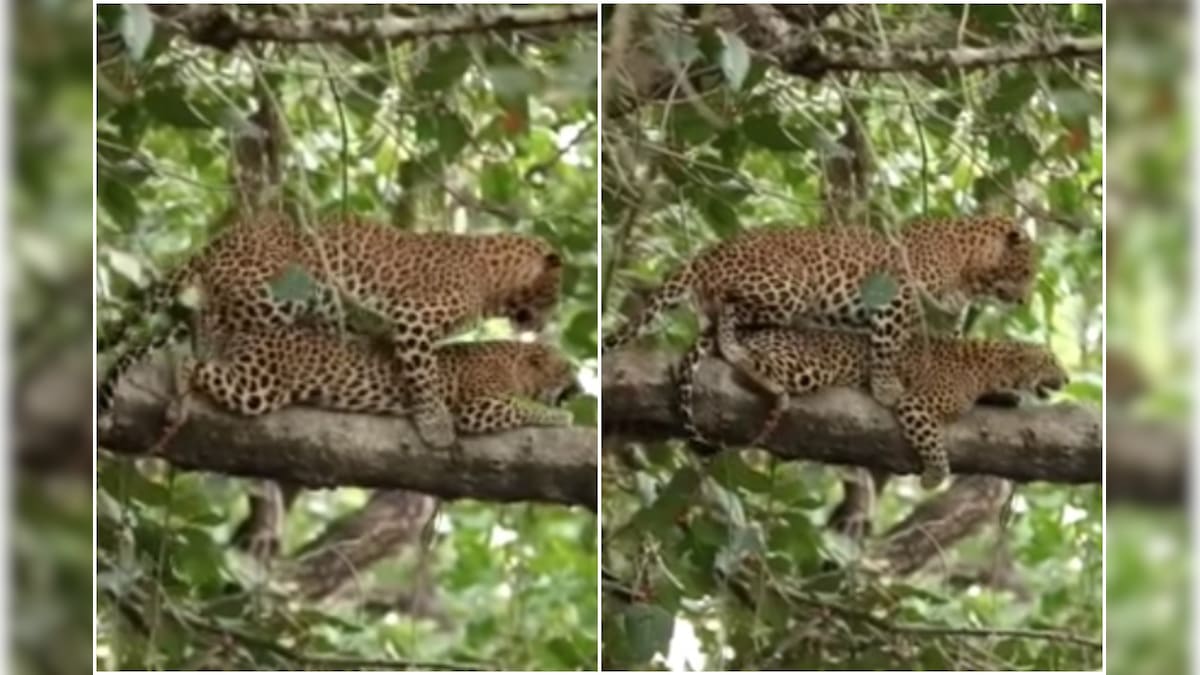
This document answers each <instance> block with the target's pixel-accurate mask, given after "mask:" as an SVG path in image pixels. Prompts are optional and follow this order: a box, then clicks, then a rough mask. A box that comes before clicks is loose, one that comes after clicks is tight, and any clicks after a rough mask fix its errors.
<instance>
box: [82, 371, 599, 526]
mask: <svg viewBox="0 0 1200 675" xmlns="http://www.w3.org/2000/svg"><path fill="white" fill-rule="evenodd" d="M171 370H172V368H170V367H169V365H168V363H167V357H166V356H165V355H164V354H161V353H160V354H157V355H155V356H154V357H153V358H152V359H149V360H148V361H147V362H144V363H142V364H140V365H139V366H137V367H135V368H133V369H131V370H130V371H129V373H128V374H127V375H126V377H125V379H124V380H123V381H122V382H121V385H120V386H119V387H118V388H117V391H116V396H115V403H114V406H113V411H112V412H113V415H112V417H111V424H108V425H102V428H101V429H100V434H99V439H98V440H99V445H100V446H101V447H103V448H105V449H108V450H111V451H114V452H118V453H123V454H135V455H136V454H145V453H146V452H147V451H148V450H149V449H151V448H153V447H154V445H155V444H156V443H157V442H158V441H159V440H160V438H161V436H162V432H163V429H164V414H165V408H166V405H167V401H168V400H169V398H170V396H169V394H168V392H171V391H173V388H172V387H171V386H170V384H169V383H170V381H171ZM198 398H199V397H193V400H192V402H191V404H190V405H189V418H188V420H187V422H186V424H184V426H183V427H182V428H181V429H180V430H179V432H178V433H177V434H176V435H175V436H174V437H173V438H172V439H171V440H170V442H169V443H167V444H166V445H165V447H164V448H162V450H161V456H162V458H163V459H166V460H167V461H169V462H171V463H172V464H175V465H177V466H180V467H183V468H188V469H199V470H202V471H213V472H217V473H224V474H231V475H237V476H247V477H255V478H270V479H274V480H279V481H284V482H289V483H294V484H297V485H301V486H305V487H333V486H342V485H356V486H361V487H369V488H387V489H395V488H399V489H405V490H412V491H415V492H423V493H426V494H430V495H436V496H438V497H443V498H446V499H457V498H462V497H470V498H474V499H484V500H490V501H499V502H510V501H539V502H552V503H559V504H568V505H575V506H584V507H586V508H588V509H591V510H595V508H596V467H597V457H596V455H597V453H596V432H595V430H594V429H589V428H580V427H572V428H536V429H519V430H515V431H509V432H505V433H500V434H494V435H489V436H479V437H465V438H463V439H462V448H461V450H460V451H458V452H453V451H434V450H430V449H427V448H426V447H425V446H424V445H423V444H422V443H421V441H420V438H419V437H418V436H417V434H416V431H415V430H414V429H413V427H412V426H411V425H410V424H409V422H408V420H405V419H401V418H390V417H380V416H372V415H351V414H343V413H332V412H327V411H321V410H315V409H309V408H292V409H287V410H281V411H279V412H276V413H273V414H270V415H266V416H264V417H261V418H257V419H247V418H244V417H238V416H235V415H231V414H228V413H225V412H223V411H219V410H217V409H216V408H214V407H213V406H211V405H209V404H208V403H207V402H205V401H201V400H196V399H198Z"/></svg>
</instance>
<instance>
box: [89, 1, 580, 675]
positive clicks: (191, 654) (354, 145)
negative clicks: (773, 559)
mask: <svg viewBox="0 0 1200 675" xmlns="http://www.w3.org/2000/svg"><path fill="white" fill-rule="evenodd" d="M151 11H152V10H147V9H146V8H144V7H141V6H125V7H120V6H111V5H109V6H101V7H99V8H98V17H97V25H96V31H97V38H98V41H99V45H100V47H99V59H100V63H99V68H98V73H97V90H98V94H97V113H96V114H97V120H96V129H97V131H96V134H97V137H96V152H97V181H98V186H97V195H98V202H99V213H98V222H97V226H98V240H99V241H98V251H97V257H98V268H97V274H98V279H97V283H98V285H99V288H100V289H101V290H100V293H99V304H98V310H99V313H98V317H97V318H98V322H99V324H100V328H99V330H100V331H101V332H102V333H103V332H104V331H105V330H106V327H107V326H108V325H110V324H111V322H113V321H115V320H117V319H118V318H120V317H121V316H124V315H126V314H128V313H129V312H132V311H134V309H133V305H132V304H131V303H130V301H129V300H128V298H129V297H130V295H131V291H132V290H133V289H134V288H135V287H141V286H144V285H146V284H147V283H148V282H149V281H150V280H151V279H153V278H155V277H158V276H160V275H161V274H162V273H163V271H164V270H167V269H169V268H170V267H171V266H172V265H173V264H177V263H178V262H179V261H180V260H181V259H183V258H185V257H186V256H188V255H189V254H191V253H193V252H195V251H196V250H197V249H198V248H199V247H200V246H202V245H203V244H204V243H205V242H206V241H208V240H209V239H210V238H211V236H212V235H213V233H214V232H215V229H216V227H217V226H216V223H217V221H218V220H219V215H220V214H222V213H223V212H225V210H226V209H227V208H229V207H230V205H231V203H232V200H233V191H232V188H231V185H232V178H231V170H230V166H231V150H230V147H231V138H233V137H236V136H245V135H246V134H247V133H249V134H251V135H252V136H253V135H254V134H261V133H262V128H261V127H257V128H256V125H255V119H256V118H254V117H253V116H252V113H253V111H254V109H255V106H256V103H257V102H259V101H261V100H262V96H261V93H262V92H263V90H264V89H265V90H266V91H268V92H270V94H269V95H268V97H267V98H268V100H271V101H272V102H273V103H274V104H275V105H276V106H277V108H278V110H279V111H280V112H281V116H282V118H283V122H284V123H283V125H282V126H283V131H284V132H285V134H284V135H283V136H284V138H285V143H284V145H283V150H282V152H281V153H280V155H281V160H282V169H283V170H282V177H283V192H284V195H285V197H286V203H287V204H288V205H289V208H293V209H297V210H298V211H299V212H300V213H302V214H308V215H311V214H318V213H328V214H337V213H350V214H354V215H357V216H364V217H372V218H376V219H379V220H383V221H392V222H396V223H397V225H398V226H400V227H411V228H414V229H421V230H448V231H454V232H465V231H471V232H478V231H517V232H525V233H533V234H536V235H539V236H542V237H545V238H546V239H547V240H549V241H551V242H552V243H553V244H555V245H556V246H557V247H558V248H559V249H560V250H561V251H562V254H563V257H564V260H565V261H566V269H567V270H568V273H567V274H566V278H565V283H564V293H565V297H564V299H563V302H562V304H561V306H560V309H559V312H558V314H557V317H556V320H555V321H554V323H553V325H552V326H550V327H549V328H548V329H547V332H546V334H547V335H558V336H561V337H560V338H559V339H560V346H561V347H562V348H563V349H564V351H565V352H566V353H567V354H569V355H570V356H571V357H572V358H573V359H574V360H575V361H576V362H577V363H578V365H579V367H580V369H581V378H582V379H583V380H584V384H585V386H586V387H588V388H590V389H592V390H593V393H594V381H595V371H596V363H595V345H596V334H595V316H596V301H595V297H596V288H595V279H596V264H597V259H596V250H595V203H596V202H595V199H596V196H595V195H596V179H595V176H596V171H595V160H594V158H595V151H596V134H595V113H594V111H595V105H596V99H595V78H596V59H595V54H596V44H595V36H594V34H593V33H592V31H590V30H587V29H586V27H584V28H576V27H569V26H568V27H552V28H547V29H543V30H539V31H537V32H528V33H521V32H508V33H503V32H502V33H495V34H486V35H465V36H461V35H460V36H454V37H445V38H430V39H419V40H415V41H412V42H398V43H393V44H379V43H371V42H363V43H356V44H344V45H341V44H332V43H313V44H306V45H286V44H275V43H242V44H239V45H237V46H236V47H234V48H233V49H231V50H229V51H222V50H218V49H214V48H211V47H207V46H199V45H197V44H194V43H192V42H190V41H189V40H188V39H187V38H186V37H185V36H181V35H174V36H172V35H170V34H169V31H168V30H166V28H165V27H166V26H168V25H169V24H168V22H165V21H163V20H162V17H161V16H158V15H154V14H151V13H150V12H151ZM155 11H156V10H155ZM237 11H241V12H261V13H263V16H267V15H270V16H274V17H276V18H283V19H287V18H299V17H301V16H303V15H305V14H307V13H308V12H310V11H312V12H318V11H326V10H325V9H323V8H321V7H315V6H314V7H311V8H306V7H305V6H299V5H297V6H288V7H283V6H277V7H249V6H241V7H240V8H238V10H237ZM354 11H357V12H360V13H361V14H362V17H361V18H363V19H365V20H370V19H372V18H376V17H379V16H380V15H381V14H382V13H387V12H416V13H418V14H420V15H421V16H423V17H428V18H434V19H436V18H437V16H439V15H443V14H445V13H447V12H453V11H457V10H455V9H454V8H452V7H433V6H429V7H422V8H419V9H416V8H403V7H398V6H397V7H387V6H373V7H368V6H362V7H359V8H358V9H356V10H354ZM138 321H139V322H140V323H144V324H148V323H149V322H150V317H138ZM502 323H503V322H490V323H487V324H484V325H482V326H480V327H479V328H478V330H476V331H475V332H474V335H492V336H499V335H502V334H503V333H504V332H505V331H506V330H507V327H506V325H502ZM575 413H576V421H577V423H582V424H589V423H594V420H595V398H594V396H593V397H587V398H585V399H583V401H582V402H580V403H579V404H577V407H576V408H575ZM99 476H100V479H99V488H98V516H97V518H98V541H99V544H98V548H99V550H98V557H99V570H100V572H99V573H100V579H99V586H100V602H99V626H98V638H97V640H98V641H97V659H98V662H97V664H96V665H97V667H99V668H102V669H118V668H121V669H130V668H132V669H158V668H163V669H179V668H182V669H193V668H206V667H209V668H211V667H221V668H236V669H254V668H266V667H275V668H282V669H296V668H308V667H312V666H321V665H324V666H327V667H333V665H337V664H342V665H349V662H348V661H347V662H339V661H336V659H357V660H361V661H362V663H361V665H364V666H365V665H369V664H368V663H367V662H374V663H376V664H377V665H378V666H379V667H383V668H386V669H397V668H398V667H399V665H402V664H403V663H405V662H409V661H416V662H429V663H428V664H429V665H432V666H438V665H439V664H441V665H447V666H448V665H454V664H466V665H474V666H481V667H485V668H497V669H503V668H508V669H518V670H520V669H556V670H572V669H585V670H586V669H593V668H594V667H595V653H596V634H597V626H596V606H595V605H596V594H595V588H596V581H595V579H596V574H595V572H596V536H595V520H594V518H593V517H592V516H590V515H588V514H586V513H579V512H576V511H568V510H565V509H561V508H554V507H546V506H503V507H502V506H497V505H484V504H475V503H469V502H456V503H453V504H447V505H444V506H443V511H442V512H441V514H440V515H439V516H438V519H437V524H436V526H435V528H434V530H435V535H434V537H433V540H432V542H431V543H429V544H428V546H429V549H428V555H429V556H431V559H432V560H433V575H432V584H433V585H434V588H433V589H432V590H433V592H434V593H435V594H436V595H437V596H438V598H439V602H440V604H441V607H440V609H441V611H442V612H443V613H444V616H445V618H446V621H445V622H444V624H439V623H438V622H435V621H430V620H428V619H422V618H419V617H412V616H406V615H404V614H403V613H401V612H397V611H396V610H395V609H394V608H392V609H389V608H385V609H383V610H375V609H371V608H369V607H367V606H366V605H362V604H360V603H359V602H356V601H353V600H351V601H350V602H338V603H329V604H321V605H319V604H313V603H306V602H302V601H299V600H297V599H296V596H295V594H294V593H289V592H287V591H286V589H283V588H281V587H280V586H279V584H278V583H277V582H276V581H275V580H273V579H272V577H271V576H270V575H269V574H268V575H267V577H266V578H264V577H263V574H262V571H261V570H258V569H257V568H255V567H254V566H253V565H250V564H249V562H248V560H247V559H246V558H245V557H243V556H242V554H240V553H239V552H236V551H233V550H231V548H230V547H229V546H227V544H226V541H227V539H228V537H229V536H230V534H231V532H232V530H233V526H234V525H235V524H236V523H237V522H238V521H239V520H240V519H241V517H242V516H243V515H244V512H245V508H244V506H243V494H244V483H243V482H241V481H236V480H233V479H230V478H226V477H213V476H197V475H190V474H180V473H175V472H173V471H171V470H169V469H166V468H164V467H162V466H159V465H156V464H153V463H149V462H137V463H129V462H124V461H118V460H114V459H111V458H109V457H107V456H101V458H100V460H99ZM362 501H363V493H362V491H359V490H338V491H331V492H321V493H306V494H304V496H303V497H302V498H301V499H300V501H299V503H298V504H297V505H295V506H294V507H293V514H292V518H291V522H289V525H288V528H289V529H288V539H287V541H286V542H285V546H286V547H287V549H288V550H291V549H294V548H296V547H298V546H299V545H300V544H302V543H303V541H305V540H307V539H309V538H311V537H312V536H314V535H315V533H317V532H319V531H320V530H321V529H323V528H324V526H325V525H327V524H329V523H330V522H331V521H333V520H334V519H335V518H337V517H338V516H340V515H342V514H344V513H346V512H348V511H350V510H352V509H354V508H357V507H358V506H360V505H361V504H362ZM411 565H412V559H411V556H401V557H400V558H399V559H397V560H396V561H393V562H387V563H385V564H382V565H380V566H379V567H378V569H372V570H362V571H361V574H360V575H359V576H358V577H357V578H356V580H355V582H354V583H355V586H356V588H358V589H360V590H362V592H363V593H366V592H367V591H368V590H369V589H371V588H374V587H376V586H380V585H391V586H392V587H396V586H401V587H403V586H406V585H407V586H412V585H414V583H415V582H414V581H413V576H412V573H411V572H412V569H411ZM409 590H416V589H409ZM331 655H332V656H331ZM331 658H332V659H335V660H332V661H331V660H330V659H331ZM389 664H390V666H389Z"/></svg>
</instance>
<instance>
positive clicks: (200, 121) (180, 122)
mask: <svg viewBox="0 0 1200 675" xmlns="http://www.w3.org/2000/svg"><path fill="white" fill-rule="evenodd" d="M143 104H144V105H145V107H146V110H148V111H150V114H151V115H153V116H154V117H155V118H157V119H158V120H159V121H160V122H165V123H166V124H170V125H171V126H174V127H179V128H181V129H208V128H211V127H212V126H213V123H214V122H215V121H216V120H215V115H214V116H212V117H209V116H207V115H204V114H202V113H201V112H199V111H198V110H197V109H196V108H195V106H193V105H192V104H191V103H189V102H188V99H187V96H186V93H185V92H184V89H183V87H171V88H169V89H154V90H151V91H148V92H146V97H145V98H144V99H143Z"/></svg>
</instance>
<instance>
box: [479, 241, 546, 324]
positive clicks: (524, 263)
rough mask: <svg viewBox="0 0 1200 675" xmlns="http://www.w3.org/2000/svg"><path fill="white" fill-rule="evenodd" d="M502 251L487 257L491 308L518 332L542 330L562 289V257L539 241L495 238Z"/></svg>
mask: <svg viewBox="0 0 1200 675" xmlns="http://www.w3.org/2000/svg"><path fill="white" fill-rule="evenodd" d="M498 241H499V242H501V246H502V247H503V248H506V249H509V250H503V251H499V252H497V253H496V254H495V255H494V256H493V257H492V259H491V260H489V263H490V267H491V270H492V278H491V279H489V280H487V281H488V282H489V283H490V284H491V285H492V287H491V288H489V289H487V290H488V291H489V293H490V295H491V302H490V304H491V305H492V308H493V311H494V312H495V314H496V315H499V316H503V317H505V318H507V319H509V320H510V321H512V322H513V325H514V326H515V327H516V329H517V330H518V331H533V332H538V331H541V330H542V328H543V327H545V325H546V323H547V322H548V321H549V320H550V317H551V316H552V315H553V313H554V308H555V307H556V306H557V305H558V299H559V295H560V292H561V288H562V275H563V262H562V257H561V256H559V254H558V253H557V252H555V251H554V250H553V249H551V248H550V246H549V245H548V244H546V243H545V242H542V241H541V240H536V239H532V238H523V237H522V238H516V237H513V238H503V239H498Z"/></svg>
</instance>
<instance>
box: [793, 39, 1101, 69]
mask: <svg viewBox="0 0 1200 675" xmlns="http://www.w3.org/2000/svg"><path fill="white" fill-rule="evenodd" d="M772 51H773V52H774V53H775V56H776V58H778V59H779V62H780V66H781V67H782V69H783V70H784V71H786V72H789V73H792V74H795V75H802V76H804V77H812V78H818V77H821V76H822V75H824V74H826V73H830V72H835V71H857V72H867V73H888V72H904V71H930V70H944V69H947V68H963V69H970V68H991V67H995V66H1000V65H1004V64H1009V63H1025V62H1029V61H1051V60H1063V59H1095V60H1096V63H1097V67H1098V66H1099V58H1100V55H1101V54H1102V53H1103V51H1104V38H1103V36H1089V37H1062V38H1057V39H1054V40H1049V41H1044V42H1031V43H1028V44H1011V45H993V46H989V47H958V48H953V49H935V48H928V47H905V48H903V49H891V50H872V49H861V48H855V47H822V46H819V45H817V44H814V43H811V42H809V41H808V39H807V38H805V41H804V42H803V43H801V44H794V45H788V46H784V47H781V48H779V47H777V48H776V49H774V50H772Z"/></svg>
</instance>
